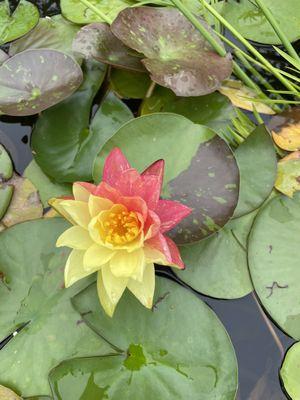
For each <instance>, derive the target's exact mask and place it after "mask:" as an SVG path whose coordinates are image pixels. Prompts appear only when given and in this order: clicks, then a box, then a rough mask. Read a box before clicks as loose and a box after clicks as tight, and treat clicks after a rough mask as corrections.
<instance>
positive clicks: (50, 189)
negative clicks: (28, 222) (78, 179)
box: [23, 160, 72, 208]
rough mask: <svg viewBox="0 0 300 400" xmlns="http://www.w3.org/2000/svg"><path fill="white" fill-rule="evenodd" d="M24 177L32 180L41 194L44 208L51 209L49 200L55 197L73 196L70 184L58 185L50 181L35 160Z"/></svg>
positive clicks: (26, 170)
mask: <svg viewBox="0 0 300 400" xmlns="http://www.w3.org/2000/svg"><path fill="white" fill-rule="evenodd" d="M23 176H24V177H25V178H28V179H30V181H31V182H32V183H33V184H34V186H35V187H36V188H37V190H38V192H39V196H40V198H41V201H42V204H43V206H44V207H45V208H46V207H49V204H48V200H49V199H51V198H53V197H63V196H67V197H68V196H72V186H71V185H70V184H69V183H58V182H55V181H53V180H52V179H50V178H49V177H48V176H47V175H46V174H44V172H43V171H42V170H41V168H40V167H39V166H38V164H37V163H36V162H35V160H32V161H31V162H30V163H29V165H28V167H27V168H26V169H25V171H24V174H23Z"/></svg>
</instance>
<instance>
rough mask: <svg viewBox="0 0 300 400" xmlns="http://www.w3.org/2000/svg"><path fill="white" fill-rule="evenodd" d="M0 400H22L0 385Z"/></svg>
mask: <svg viewBox="0 0 300 400" xmlns="http://www.w3.org/2000/svg"><path fill="white" fill-rule="evenodd" d="M0 400H22V399H21V397H19V396H18V395H17V394H16V393H14V392H13V391H12V390H10V389H8V388H6V387H5V386H2V385H0Z"/></svg>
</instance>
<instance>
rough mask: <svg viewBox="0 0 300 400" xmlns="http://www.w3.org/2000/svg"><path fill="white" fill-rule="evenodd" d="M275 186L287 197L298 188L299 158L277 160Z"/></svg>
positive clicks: (299, 187)
mask: <svg viewBox="0 0 300 400" xmlns="http://www.w3.org/2000/svg"><path fill="white" fill-rule="evenodd" d="M275 187H276V189H277V190H279V192H281V193H283V194H285V195H286V196H289V197H293V195H294V193H295V192H296V191H299V190H300V159H296V160H289V159H287V160H286V159H282V160H280V161H279V163H278V173H277V179H276V182H275Z"/></svg>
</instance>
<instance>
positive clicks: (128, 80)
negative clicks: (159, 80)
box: [110, 69, 152, 99]
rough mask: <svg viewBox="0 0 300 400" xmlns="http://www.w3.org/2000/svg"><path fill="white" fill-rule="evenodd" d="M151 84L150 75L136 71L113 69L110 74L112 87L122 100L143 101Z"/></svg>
mask: <svg viewBox="0 0 300 400" xmlns="http://www.w3.org/2000/svg"><path fill="white" fill-rule="evenodd" d="M151 82H152V81H151V79H150V78H149V75H147V74H141V73H138V72H134V71H125V70H122V69H113V70H112V71H111V74H110V84H111V87H112V89H113V91H114V92H115V93H116V94H117V95H119V96H120V97H122V98H128V99H143V98H144V97H145V96H146V94H147V91H148V89H149V86H150V85H151Z"/></svg>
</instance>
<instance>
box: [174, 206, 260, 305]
mask: <svg viewBox="0 0 300 400" xmlns="http://www.w3.org/2000/svg"><path fill="white" fill-rule="evenodd" d="M255 215H256V213H255V212H254V213H251V214H248V215H245V216H243V217H240V218H237V219H234V220H232V221H230V222H229V223H228V224H227V225H226V226H225V227H224V228H223V229H222V230H220V231H219V232H217V233H215V234H214V235H213V236H211V237H209V238H207V239H205V240H202V241H201V242H200V243H196V244H193V245H188V246H181V247H180V254H181V256H182V259H183V261H184V263H185V265H186V269H185V270H183V271H179V270H178V271H176V275H177V276H179V278H180V279H182V281H184V282H185V283H187V284H188V285H189V286H191V287H192V288H193V289H195V290H196V291H198V292H200V293H202V294H205V295H207V296H211V297H215V298H218V299H238V298H240V297H244V296H246V295H247V294H249V293H250V292H252V290H253V286H252V283H251V279H250V275H249V270H248V264H247V238H248V234H249V232H250V228H251V225H252V223H253V219H254V217H255Z"/></svg>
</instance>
